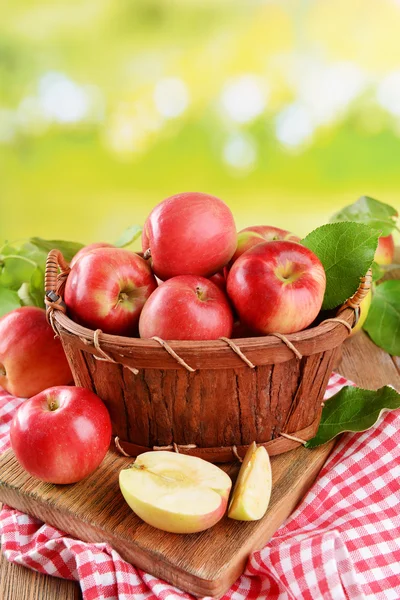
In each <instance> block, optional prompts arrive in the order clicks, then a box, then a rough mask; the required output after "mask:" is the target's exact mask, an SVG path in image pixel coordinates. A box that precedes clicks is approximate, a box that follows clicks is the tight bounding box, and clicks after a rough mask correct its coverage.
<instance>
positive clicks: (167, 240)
mask: <svg viewBox="0 0 400 600" xmlns="http://www.w3.org/2000/svg"><path fill="white" fill-rule="evenodd" d="M142 247H143V252H145V256H148V255H149V254H150V253H151V258H152V266H153V270H154V272H155V274H156V275H157V277H159V278H160V279H162V280H163V281H165V280H166V279H169V278H171V277H175V276H176V275H201V276H203V277H210V276H211V275H213V274H214V273H216V272H217V271H220V270H221V269H222V268H223V267H224V266H225V265H226V264H227V263H228V262H229V261H230V259H231V258H232V256H233V253H234V252H235V249H236V230H235V222H234V220H233V216H232V213H231V211H230V210H229V208H228V207H227V206H226V204H224V203H223V202H222V201H221V200H219V199H218V198H215V197H214V196H210V195H209V194H201V193H199V192H187V193H184V194H177V195H176V196H171V197H170V198H167V199H166V200H164V201H163V202H161V203H160V204H158V205H157V206H156V207H155V208H154V209H153V210H152V212H151V213H150V215H149V216H148V217H147V220H146V222H145V224H144V228H143V233H142Z"/></svg>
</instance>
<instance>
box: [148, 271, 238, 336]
mask: <svg viewBox="0 0 400 600" xmlns="http://www.w3.org/2000/svg"><path fill="white" fill-rule="evenodd" d="M232 326H233V316H232V310H231V307H230V306H229V301H228V298H227V297H226V295H225V294H224V292H222V291H221V290H220V289H219V287H218V286H217V285H215V283H213V282H212V281H210V280H209V279H205V278H204V277H196V276H195V275H181V276H180V277H173V278H172V279H168V281H165V282H164V283H162V284H161V285H160V286H159V287H158V288H157V289H156V290H155V292H153V293H152V295H151V296H150V298H149V299H148V300H147V302H146V304H145V306H144V308H143V310H142V314H141V315H140V320H139V333H140V337H142V338H151V337H153V336H154V335H156V336H158V337H160V338H162V339H164V340H216V339H218V338H220V337H230V335H231V332H232Z"/></svg>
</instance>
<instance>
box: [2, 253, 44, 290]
mask: <svg viewBox="0 0 400 600" xmlns="http://www.w3.org/2000/svg"><path fill="white" fill-rule="evenodd" d="M1 262H2V264H3V267H2V269H1V273H0V285H1V286H2V287H4V288H9V289H11V290H15V291H17V290H19V288H20V287H21V285H22V284H23V283H24V282H25V281H29V280H30V278H31V275H32V273H33V271H34V270H35V269H36V266H37V265H36V263H35V262H34V261H32V260H31V259H29V258H26V257H25V256H20V255H19V254H8V255H5V256H3V258H2V260H1Z"/></svg>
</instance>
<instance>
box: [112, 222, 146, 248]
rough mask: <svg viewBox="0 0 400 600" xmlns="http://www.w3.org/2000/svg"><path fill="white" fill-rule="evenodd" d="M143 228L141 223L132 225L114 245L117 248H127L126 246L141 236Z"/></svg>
mask: <svg viewBox="0 0 400 600" xmlns="http://www.w3.org/2000/svg"><path fill="white" fill-rule="evenodd" d="M142 230H143V228H142V227H141V226H140V225H131V226H130V227H128V228H127V229H125V231H124V232H123V234H122V235H121V236H120V237H119V238H118V240H117V241H116V242H115V244H114V246H116V247H117V248H125V246H129V245H130V244H132V243H133V242H134V241H135V240H137V239H138V237H140V236H141V234H142Z"/></svg>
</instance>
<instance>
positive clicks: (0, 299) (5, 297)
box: [0, 287, 21, 317]
mask: <svg viewBox="0 0 400 600" xmlns="http://www.w3.org/2000/svg"><path fill="white" fill-rule="evenodd" d="M20 306H21V301H20V299H19V297H18V293H17V292H15V291H14V290H8V289H7V288H4V287H0V317H2V316H3V315H5V314H6V313H8V312H10V311H11V310H14V308H20Z"/></svg>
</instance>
